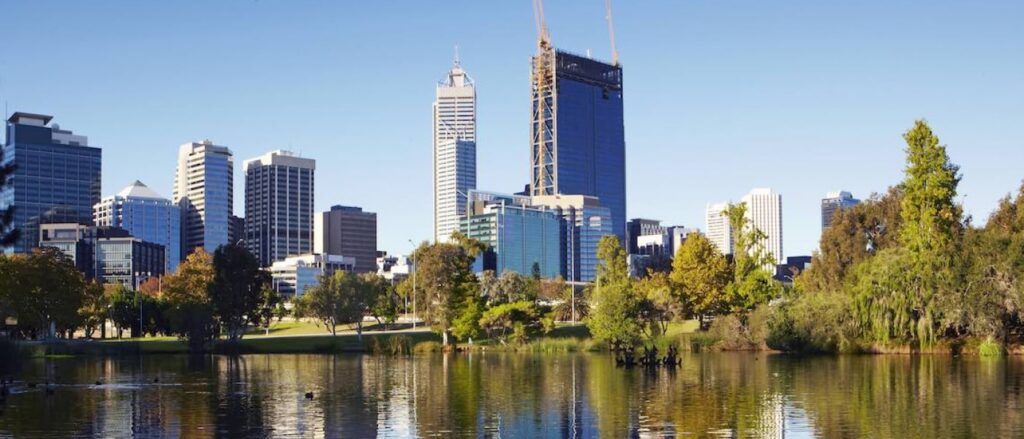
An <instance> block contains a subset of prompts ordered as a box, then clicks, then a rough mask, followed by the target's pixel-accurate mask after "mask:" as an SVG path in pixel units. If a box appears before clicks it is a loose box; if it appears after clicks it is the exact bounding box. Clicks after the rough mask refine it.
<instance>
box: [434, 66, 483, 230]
mask: <svg viewBox="0 0 1024 439" xmlns="http://www.w3.org/2000/svg"><path fill="white" fill-rule="evenodd" d="M470 189H476V86H475V84H474V83H473V80H472V79H471V78H470V77H469V75H467V74H466V72H465V71H464V70H463V69H462V66H461V65H460V64H459V58H458V54H456V57H455V62H454V65H453V66H452V68H451V70H449V71H448V75H447V76H446V77H445V78H444V79H443V80H441V81H440V82H439V83H438V84H437V91H436V97H435V99H434V241H445V240H447V239H448V238H449V237H450V236H451V234H452V232H453V231H455V230H458V229H459V221H461V220H462V219H463V218H465V209H466V194H467V193H469V190H470Z"/></svg>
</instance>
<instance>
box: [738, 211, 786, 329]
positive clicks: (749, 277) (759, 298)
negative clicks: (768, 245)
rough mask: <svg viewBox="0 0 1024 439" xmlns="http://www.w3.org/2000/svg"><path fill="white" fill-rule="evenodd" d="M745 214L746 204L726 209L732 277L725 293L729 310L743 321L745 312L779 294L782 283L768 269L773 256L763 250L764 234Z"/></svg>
mask: <svg viewBox="0 0 1024 439" xmlns="http://www.w3.org/2000/svg"><path fill="white" fill-rule="evenodd" d="M746 213H747V205H746V203H740V204H732V205H729V207H728V208H727V209H726V214H727V215H728V217H729V226H730V228H731V229H732V236H733V242H734V248H733V263H732V266H733V278H732V282H731V283H729V284H728V285H727V286H726V296H727V298H728V304H729V307H730V311H731V312H733V313H738V314H741V316H740V317H741V318H740V321H741V322H744V323H745V320H744V316H745V314H746V313H747V312H748V311H750V310H752V309H754V308H756V307H757V306H758V305H760V304H762V303H767V302H768V301H769V300H771V299H773V298H775V297H778V296H779V295H780V294H781V293H782V285H780V284H779V283H778V282H776V281H775V279H773V278H772V273H771V272H769V271H768V268H769V267H774V258H773V256H772V255H771V254H770V253H768V252H766V251H765V249H764V241H765V240H766V235H765V234H764V232H762V231H761V230H759V229H758V228H757V227H754V226H753V225H752V224H751V223H750V221H749V220H748V219H747V216H746Z"/></svg>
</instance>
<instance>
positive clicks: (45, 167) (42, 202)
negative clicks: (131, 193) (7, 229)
mask: <svg viewBox="0 0 1024 439" xmlns="http://www.w3.org/2000/svg"><path fill="white" fill-rule="evenodd" d="M51 119H53V116H46V115H42V114H32V113H22V112H16V113H14V114H13V115H11V117H10V118H9V119H7V141H6V142H5V143H4V146H3V148H4V154H3V160H4V164H11V163H13V164H14V166H15V167H16V169H15V170H14V173H13V175H11V181H10V184H9V185H7V186H5V187H4V189H3V191H2V192H0V209H4V208H6V207H8V206H14V218H13V220H14V221H13V223H12V224H13V226H14V227H15V228H17V229H18V230H19V231H20V232H21V233H20V237H19V239H18V240H17V241H16V242H15V243H14V245H12V246H10V247H9V248H7V249H4V250H5V251H7V252H15V253H27V252H29V251H31V250H32V249H33V248H35V247H36V246H37V245H38V244H39V224H40V222H45V221H44V220H43V216H44V214H46V213H47V212H48V211H60V212H61V213H62V215H63V216H65V217H66V218H64V219H63V220H64V221H72V222H78V223H81V224H92V206H93V205H94V204H96V203H98V202H99V201H100V160H101V151H100V149H99V148H96V147H91V146H88V143H89V142H88V139H87V138H86V137H85V136H81V135H75V134H74V133H72V132H71V131H67V130H62V129H60V126H58V125H57V124H53V125H50V126H47V125H48V124H49V123H50V120H51Z"/></svg>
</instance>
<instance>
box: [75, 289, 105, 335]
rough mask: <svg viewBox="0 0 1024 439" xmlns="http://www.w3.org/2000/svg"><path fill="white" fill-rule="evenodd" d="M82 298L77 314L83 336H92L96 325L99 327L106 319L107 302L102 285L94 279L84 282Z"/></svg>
mask: <svg viewBox="0 0 1024 439" xmlns="http://www.w3.org/2000/svg"><path fill="white" fill-rule="evenodd" d="M82 299H83V300H82V307H81V308H79V310H78V314H79V316H80V318H81V321H82V327H83V329H84V332H85V338H92V334H93V333H94V332H95V331H96V327H98V326H100V327H101V326H102V325H103V323H104V322H105V321H106V320H107V304H108V302H107V296H106V294H105V291H104V290H103V285H102V284H100V283H98V282H96V281H92V282H88V283H86V285H85V289H84V290H83V295H82Z"/></svg>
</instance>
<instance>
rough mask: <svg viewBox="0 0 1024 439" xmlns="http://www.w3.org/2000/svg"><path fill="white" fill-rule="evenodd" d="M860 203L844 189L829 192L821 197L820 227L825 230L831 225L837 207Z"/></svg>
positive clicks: (843, 207)
mask: <svg viewBox="0 0 1024 439" xmlns="http://www.w3.org/2000/svg"><path fill="white" fill-rule="evenodd" d="M857 204H860V200H858V199H856V198H853V194H851V193H849V192H846V191H838V192H829V193H827V194H825V198H822V199H821V229H822V230H825V229H827V228H828V226H830V225H832V217H834V216H835V215H836V211H838V210H839V209H846V208H848V207H853V206H856V205H857Z"/></svg>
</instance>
